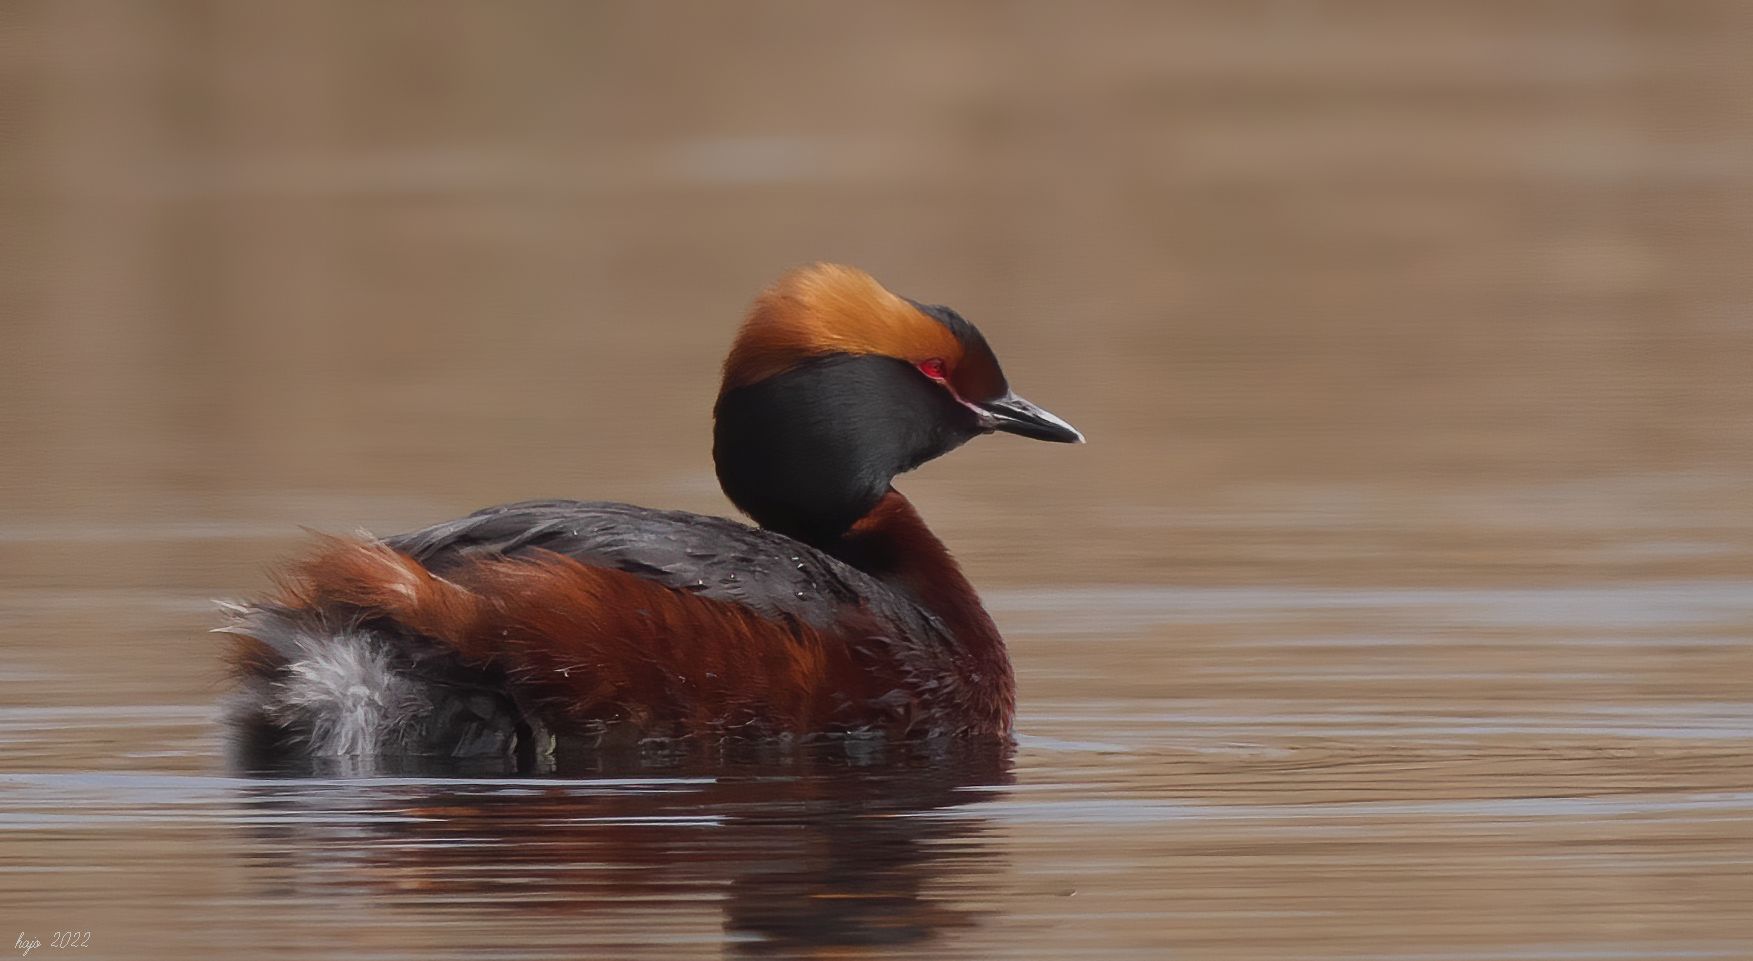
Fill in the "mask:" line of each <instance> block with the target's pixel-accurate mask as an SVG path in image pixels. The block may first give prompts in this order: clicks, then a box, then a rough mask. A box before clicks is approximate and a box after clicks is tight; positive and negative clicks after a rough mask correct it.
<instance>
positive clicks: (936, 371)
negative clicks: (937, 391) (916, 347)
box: [919, 357, 950, 382]
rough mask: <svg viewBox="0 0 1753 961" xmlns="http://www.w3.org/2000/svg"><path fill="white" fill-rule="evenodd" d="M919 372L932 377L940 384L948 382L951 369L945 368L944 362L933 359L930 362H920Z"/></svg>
mask: <svg viewBox="0 0 1753 961" xmlns="http://www.w3.org/2000/svg"><path fill="white" fill-rule="evenodd" d="M919 372H920V373H922V374H924V375H925V376H927V377H930V378H931V379H932V380H935V381H939V382H942V381H946V380H948V379H949V376H950V372H949V368H948V367H946V366H944V362H943V361H942V360H939V359H938V358H936V357H933V358H931V359H930V360H922V361H920V362H919Z"/></svg>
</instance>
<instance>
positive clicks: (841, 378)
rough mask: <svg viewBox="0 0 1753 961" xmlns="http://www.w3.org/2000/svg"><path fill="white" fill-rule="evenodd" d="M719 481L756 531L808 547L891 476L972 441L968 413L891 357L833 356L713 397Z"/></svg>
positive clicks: (863, 505)
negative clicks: (765, 530) (759, 528)
mask: <svg viewBox="0 0 1753 961" xmlns="http://www.w3.org/2000/svg"><path fill="white" fill-rule="evenodd" d="M715 415H716V423H715V425H714V430H713V459H714V461H715V462H716V463H717V467H718V481H719V484H720V485H722V486H723V488H724V492H725V494H726V495H727V496H729V497H730V499H731V501H732V502H734V503H735V504H736V505H737V506H738V507H740V508H742V509H743V510H744V511H745V512H747V513H748V515H749V516H750V517H752V518H754V519H755V520H756V521H757V522H758V523H760V524H761V526H763V527H766V528H768V529H770V530H776V531H780V532H782V533H785V534H788V535H790V536H792V537H795V538H797V539H799V540H802V541H805V542H808V543H812V544H827V543H830V542H832V541H833V540H834V539H836V538H838V537H839V536H840V535H841V534H843V533H845V531H846V529H847V528H849V527H851V526H852V524H853V523H854V522H855V521H857V520H858V519H859V518H861V517H863V516H864V515H865V514H866V513H868V512H869V511H870V509H871V508H872V507H874V506H875V505H876V502H877V501H878V500H880V499H881V498H882V496H883V495H884V494H885V493H887V492H888V490H889V482H890V481H891V480H893V479H894V476H895V475H896V474H899V473H902V472H904V471H909V470H912V469H913V468H915V467H918V466H919V465H920V464H923V463H925V462H926V461H928V460H931V459H932V458H934V457H938V456H940V455H942V454H946V453H948V452H949V451H951V450H954V449H955V448H956V447H958V446H960V445H961V444H962V443H964V442H966V441H967V440H968V439H969V438H972V437H974V436H975V435H976V434H978V433H979V432H980V430H979V424H978V420H977V418H976V417H975V415H974V414H973V412H972V411H969V410H968V409H967V408H965V407H963V406H962V405H961V404H958V403H957V402H956V401H955V399H954V398H953V397H951V396H950V394H949V392H948V391H945V390H943V389H941V388H939V387H937V386H935V385H933V384H932V383H930V382H929V381H927V380H926V379H925V378H923V377H921V376H920V375H919V372H918V371H916V370H914V369H913V367H912V365H911V364H908V363H907V362H906V361H903V360H897V359H895V358H893V357H881V356H875V355H862V354H861V355H853V354H831V355H828V356H825V357H817V358H814V359H812V360H809V361H807V362H805V363H803V364H801V365H799V366H797V367H795V368H793V369H791V370H788V371H786V372H785V373H783V374H780V375H778V376H776V377H770V378H768V379H767V380H764V381H761V382H759V383H755V384H750V385H748V386H746V387H739V388H736V389H734V390H731V391H728V392H726V393H725V394H724V395H723V396H722V397H720V398H719V401H718V408H717V410H716V412H715Z"/></svg>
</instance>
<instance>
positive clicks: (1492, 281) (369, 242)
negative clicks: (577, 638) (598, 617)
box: [0, 0, 1753, 586]
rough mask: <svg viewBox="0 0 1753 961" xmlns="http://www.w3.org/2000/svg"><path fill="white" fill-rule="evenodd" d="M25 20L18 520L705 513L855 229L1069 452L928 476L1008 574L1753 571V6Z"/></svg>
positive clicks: (942, 501) (10, 167) (14, 495)
mask: <svg viewBox="0 0 1753 961" xmlns="http://www.w3.org/2000/svg"><path fill="white" fill-rule="evenodd" d="M4 17H5V31H4V38H5V39H4V43H5V50H4V57H3V63H4V70H5V77H4V83H3V84H0V90H3V91H4V93H3V96H4V98H5V100H4V104H3V111H0V112H3V115H4V116H5V117H6V118H7V119H6V124H5V132H4V143H5V152H4V153H5V161H4V162H5V167H4V174H3V176H0V190H3V193H0V203H3V204H4V207H3V209H0V223H3V225H4V226H3V227H0V231H3V236H4V238H5V240H4V243H5V247H4V258H5V269H4V273H3V282H4V287H3V289H4V298H5V301H4V306H3V310H4V314H3V316H4V325H5V326H4V348H5V349H4V350H3V351H0V418H3V419H0V448H3V449H4V450H5V451H6V452H7V454H6V458H5V460H6V464H5V468H4V470H5V473H4V475H3V479H4V484H3V488H0V511H3V514H0V516H3V517H4V518H5V522H6V524H7V525H8V526H9V527H13V528H23V529H24V530H28V531H39V532H42V533H43V534H44V535H45V536H44V538H43V540H48V541H53V540H55V538H54V537H53V536H49V535H52V534H53V533H54V532H56V531H62V530H78V531H81V532H82V535H84V536H95V534H94V532H97V531H104V530H111V531H116V530H124V529H126V527H125V525H128V524H135V525H139V524H145V525H148V526H147V527H146V528H141V529H143V530H147V531H150V530H152V529H154V528H153V527H152V526H151V525H177V524H188V523H207V522H215V521H223V522H225V523H229V524H241V525H246V526H252V527H253V526H259V527H260V528H261V530H262V531H263V532H264V533H266V532H270V531H272V530H274V529H276V528H286V529H289V528H290V526H291V525H294V524H298V523H303V524H311V525H315V526H319V527H334V526H336V525H340V526H343V527H346V526H352V525H369V526H371V527H374V528H378V529H391V528H394V527H396V526H398V525H408V524H418V523H424V522H426V521H430V520H434V519H437V518H440V517H443V516H446V515H448V514H450V513H453V512H455V511H458V510H463V509H467V508H471V507H474V506H478V505H480V504H484V503H488V502H494V501H501V500H506V499H513V498H520V497H526V496H537V495H571V496H579V497H586V498H614V499H631V500H637V501H641V502H645V503H651V504H655V505H675V506H685V507H692V508H697V509H705V510H721V509H724V504H723V502H722V501H721V500H719V499H718V498H717V496H716V492H715V490H714V489H713V483H712V479H711V473H710V469H709V462H708V439H709V434H708V414H709V409H710V402H711V396H712V393H713V391H714V389H715V386H716V365H717V363H718V362H719V359H720V357H721V355H722V352H723V350H724V348H725V346H726V344H727V342H728V338H729V336H730V332H731V330H732V329H733V326H734V324H735V323H736V321H737V320H738V319H739V316H740V312H741V310H742V309H743V307H744V305H745V304H746V302H747V301H748V300H749V299H750V298H751V297H752V296H753V294H754V293H755V292H756V291H757V290H759V289H760V287H761V286H762V285H763V284H765V283H766V282H767V281H768V280H769V279H771V278H772V277H773V276H775V275H776V274H778V273H779V272H780V271H781V270H783V269H785V268H787V267H789V266H791V265H793V264H796V263H798V262H802V261H807V260H813V259H834V260H844V261H848V262H851V263H856V264H859V265H861V266H864V267H866V268H867V269H869V270H871V271H872V272H874V273H876V274H877V275H878V276H879V277H880V278H882V279H884V280H885V281H886V282H887V283H889V284H890V285H891V286H892V287H894V288H896V289H898V290H900V291H902V292H904V293H907V294H909V295H911V296H915V297H920V298H925V299H930V300H935V301H941V302H946V303H950V304H953V305H955V306H957V307H958V308H960V309H961V310H962V311H963V312H964V313H966V314H967V315H968V316H969V317H971V318H972V319H974V320H975V322H976V323H979V324H981V325H982V326H983V327H984V328H985V329H986V331H987V333H988V335H989V336H990V337H991V339H992V340H993V342H994V343H995V344H996V345H997V347H998V348H999V351H1000V353H1001V356H1003V357H1004V359H1005V360H1006V362H1007V365H1008V366H1009V368H1010V371H1011V374H1012V379H1013V381H1015V382H1016V383H1017V384H1018V386H1019V387H1020V388H1021V389H1023V390H1024V391H1025V392H1026V393H1028V394H1029V395H1030V396H1031V397H1035V398H1037V399H1039V400H1040V401H1042V402H1043V403H1046V404H1047V405H1049V406H1050V407H1052V408H1053V409H1055V410H1058V411H1060V412H1062V413H1064V414H1065V416H1067V417H1069V418H1071V419H1072V420H1073V422H1075V423H1077V424H1079V425H1080V426H1082V427H1083V428H1084V429H1085V431H1086V432H1087V433H1088V434H1089V435H1090V437H1091V441H1092V443H1091V444H1090V446H1088V447H1087V448H1084V449H1082V450H1078V451H1075V452H1067V451H1064V450H1059V449H1044V448H1037V447H1035V446H1034V445H1028V444H1023V443H1020V442H1015V441H1009V440H1005V439H999V440H995V441H988V442H985V443H981V444H978V445H975V446H974V447H973V448H971V449H970V450H969V451H968V452H966V453H964V454H962V455H960V456H958V457H956V458H954V459H952V460H950V461H946V462H943V463H940V464H935V465H933V466H932V467H930V468H928V469H927V470H926V471H925V472H924V474H923V475H922V476H920V477H918V478H910V479H909V483H908V484H907V488H908V489H909V491H910V492H912V493H913V494H914V495H915V497H916V498H917V499H919V500H920V501H921V502H922V504H923V505H924V507H925V510H926V511H927V513H928V516H929V517H930V518H931V519H933V520H934V521H935V522H936V523H937V524H939V525H940V526H941V527H943V528H945V529H946V530H945V533H946V535H948V539H949V540H950V542H951V544H952V545H953V546H956V547H959V548H960V550H961V551H962V552H963V553H964V554H966V555H968V556H969V561H970V563H971V564H972V565H973V566H975V567H976V568H979V569H980V573H981V574H982V575H984V577H985V578H987V579H990V578H992V577H1004V576H1015V577H1019V578H1024V579H1030V580H1033V579H1043V580H1049V581H1051V580H1062V579H1066V578H1083V577H1090V576H1093V577H1099V578H1101V579H1105V580H1107V579H1121V580H1127V581H1132V580H1142V581H1153V582H1154V581H1159V580H1164V579H1171V580H1173V579H1184V578H1214V577H1216V578H1223V579H1227V580H1234V579H1243V580H1247V581H1253V580H1256V579H1258V578H1260V577H1262V576H1271V577H1295V578H1315V579H1321V578H1330V577H1352V576H1363V577H1371V578H1374V577H1379V576H1389V577H1394V578H1401V577H1442V578H1448V577H1453V576H1456V575H1457V574H1458V573H1461V572H1463V571H1465V572H1467V573H1469V574H1479V575H1482V576H1496V575H1504V576H1513V577H1523V576H1528V575H1535V574H1554V573H1561V572H1571V571H1585V572H1590V573H1592V572H1598V571H1614V572H1622V571H1658V572H1688V573H1690V572H1697V573H1731V572H1734V573H1745V572H1746V571H1747V570H1748V569H1749V568H1748V565H1747V562H1748V560H1749V554H1750V553H1753V495H1750V494H1749V490H1750V489H1753V485H1749V484H1748V483H1747V478H1748V475H1749V473H1750V472H1753V443H1750V441H1753V377H1750V376H1749V374H1748V368H1749V361H1750V360H1753V319H1750V313H1749V310H1748V305H1749V301H1750V300H1753V274H1750V273H1749V271H1748V270H1747V269H1746V266H1745V258H1746V256H1747V253H1748V251H1749V250H1750V249H1753V189H1750V188H1753V59H1750V58H1749V57H1747V56H1746V51H1747V46H1746V40H1747V38H1748V36H1749V35H1750V34H1749V31H1748V30H1747V29H1746V28H1747V27H1748V26H1749V24H1750V23H1753V9H1750V8H1748V7H1747V6H1746V5H1744V4H1739V3H1732V2H1729V3H1699V2H1685V3H1600V2H1568V3H1554V2H1525V0H1516V2H1505V3H1474V2H1468V3H1403V2H1382V3H1326V4H1321V3H1294V2H1278V3H1232V2H1222V3H1217V2H1213V3H1197V4H1188V3H1178V4H1153V3H1139V4H1130V5H1128V4H1098V5H1094V6H1085V5H1067V4H1041V3H1035V4H1015V5H991V4H971V5H958V4H941V5H932V4H920V5H903V6H899V7H890V6H881V7H867V6H853V5H848V6H839V5H819V4H805V3H795V4H734V5H733V4H711V3H702V4H693V5H689V4H683V5H660V6H649V5H641V4H594V3H591V4H574V3H551V4H535V3H516V4H495V3H426V2H421V3H370V4H356V3H350V2H344V3H296V4H279V3H175V4H151V3H130V2H115V3H102V2H80V0H65V2H63V0H55V2H38V3H18V2H14V3H9V4H7V5H6V9H5V13H4ZM117 525H124V526H122V527H118V526H117ZM1043 531H1045V532H1047V533H1048V534H1050V535H1051V536H1052V540H1051V541H1050V543H1051V544H1052V549H1051V550H1048V551H1038V550H1037V548H1038V546H1039V545H1040V544H1042V543H1048V542H1047V541H1044V540H1043V534H1042V532H1043ZM36 546H38V547H40V546H42V545H41V544H38V545H36ZM254 549H255V548H254V547H252V550H254ZM205 551H206V548H203V554H202V556H205V557H211V556H212V555H211V554H207V553H205ZM5 553H6V554H12V553H13V552H12V550H7V551H6V552H5ZM51 553H54V552H51ZM1031 554H1044V555H1045V556H1026V557H1024V556H1018V555H1031ZM202 556H197V557H190V558H180V557H179V558H177V559H176V560H175V561H174V563H173V565H172V566H174V567H177V568H179V569H181V570H185V571H186V569H187V566H188V565H189V564H200V563H202ZM1372 558H1374V559H1375V560H1372ZM57 559H58V554H56V556H52V557H48V558H40V557H39V558H34V559H33V560H32V561H30V562H28V563H27V562H23V561H21V560H20V559H18V558H17V557H16V555H14V556H11V557H4V558H3V560H0V565H3V566H0V572H4V573H5V574H6V575H7V576H8V579H9V580H16V579H17V578H19V577H31V576H41V577H49V576H51V575H50V573H49V571H51V570H59V569H58V568H56V567H55V566H54V563H55V561H56V560H57ZM236 559H238V558H226V560H227V561H232V560H236ZM70 563H71V562H70ZM1263 565H1264V566H1266V567H1269V568H1270V569H1269V570H1265V571H1262V570H1260V569H1259V568H1260V567H1261V566H1263ZM1360 567H1365V568H1369V569H1368V570H1359V568H1360ZM1238 568H1244V569H1238ZM89 572H90V568H89V567H88V566H87V559H86V558H84V557H81V558H80V559H79V560H78V561H77V563H76V564H74V566H73V567H71V568H69V569H68V570H66V571H65V573H62V574H57V575H55V576H60V577H68V578H73V577H79V576H84V575H86V574H89ZM106 576H113V577H117V578H121V579H137V578H140V577H142V576H144V575H143V574H142V573H141V572H140V571H138V570H132V569H123V570H117V571H115V572H113V573H110V574H107V575H106ZM207 578H208V580H209V582H211V583H214V584H215V585H216V586H226V585H230V584H232V583H236V582H240V581H244V580H247V578H245V577H242V576H241V575H240V574H239V573H238V572H236V571H234V570H232V569H231V568H230V567H229V566H227V567H224V568H221V569H216V570H212V571H210V572H207Z"/></svg>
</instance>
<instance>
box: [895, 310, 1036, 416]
mask: <svg viewBox="0 0 1753 961" xmlns="http://www.w3.org/2000/svg"><path fill="white" fill-rule="evenodd" d="M902 299H904V300H906V301H907V303H909V304H912V305H913V306H914V307H916V308H918V310H919V312H920V313H922V314H924V315H925V316H927V317H930V318H931V319H932V320H935V321H937V322H938V323H940V324H942V325H944V326H945V327H947V328H949V331H950V333H951V334H954V335H955V338H956V340H959V341H961V343H962V351H963V361H962V362H963V363H964V364H968V363H976V364H981V365H984V366H985V367H987V368H988V369H990V370H991V371H992V373H993V375H994V376H995V377H996V383H994V384H992V385H991V387H992V390H993V392H994V396H996V395H998V394H1002V393H1004V392H1005V391H1007V390H1009V389H1010V385H1009V384H1007V383H1006V382H1005V379H1004V371H1003V370H1002V369H1001V368H1000V367H999V365H998V357H997V355H995V354H993V353H992V347H991V346H990V345H988V344H987V343H986V335H984V334H982V333H980V329H979V328H978V327H975V326H974V325H973V324H970V323H968V321H967V320H966V319H964V318H963V317H962V315H961V314H958V313H956V311H955V308H953V307H945V306H944V305H943V304H922V303H920V302H919V301H917V300H913V299H911V298H902Z"/></svg>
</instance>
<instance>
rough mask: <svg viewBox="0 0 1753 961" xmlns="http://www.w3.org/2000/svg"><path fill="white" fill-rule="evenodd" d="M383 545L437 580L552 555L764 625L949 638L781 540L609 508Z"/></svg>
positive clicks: (915, 613)
mask: <svg viewBox="0 0 1753 961" xmlns="http://www.w3.org/2000/svg"><path fill="white" fill-rule="evenodd" d="M387 543H388V544H389V545H390V546H391V547H393V548H395V549H396V550H399V551H401V552H403V553H405V554H408V555H410V556H411V557H413V558H414V559H415V560H417V561H419V562H421V563H422V564H424V565H426V566H427V567H428V568H430V569H431V570H433V571H434V572H435V573H437V574H440V575H443V574H444V573H445V571H446V570H447V569H450V568H452V567H454V566H456V565H459V564H462V563H466V562H467V561H468V560H469V559H471V558H474V557H478V556H480V555H483V554H496V555H503V556H510V557H516V556H518V555H523V554H528V553H530V552H533V551H538V550H542V551H552V552H554V553H557V554H564V555H566V556H567V557H571V558H574V559H575V560H578V561H580V562H581V563H585V564H590V565H593V566H597V567H607V568H613V569H615V570H620V571H625V572H627V573H629V574H636V575H638V576H640V577H645V578H649V579H651V580H653V581H656V582H658V583H660V584H663V585H664V586H665V587H669V588H672V589H674V590H679V591H689V592H692V593H696V594H700V595H702V596H704V597H709V598H712V599H714V600H719V601H728V602H730V603H734V604H741V605H743V606H745V607H748V608H750V609H752V610H754V611H756V612H758V613H760V614H762V615H763V616H766V617H795V618H798V619H800V620H803V621H805V622H806V623H809V624H812V625H815V626H818V627H825V626H828V625H830V624H833V623H834V622H836V621H837V620H839V619H840V618H841V617H842V616H843V615H844V613H845V611H846V608H847V606H849V605H850V606H858V607H863V608H864V609H865V610H867V611H868V612H869V613H871V614H873V615H875V616H877V617H878V618H879V619H881V620H884V621H887V622H889V623H890V624H893V625H894V626H895V627H897V628H899V629H901V630H902V631H904V632H906V633H909V634H912V635H913V636H916V637H928V636H938V637H944V638H947V632H945V631H944V629H943V625H942V624H941V623H940V622H939V621H938V619H937V618H936V617H934V616H932V615H931V614H929V613H927V612H926V611H925V610H924V609H922V608H920V607H919V606H918V605H917V604H915V603H913V602H912V600H911V599H910V598H908V597H906V596H905V595H902V594H900V593H898V592H896V591H895V590H894V589H893V588H891V587H889V586H888V585H887V584H884V583H882V582H881V581H879V580H877V579H876V578H874V577H871V576H870V575H869V574H866V573H864V572H863V571H860V570H858V569H857V568H855V567H852V566H850V565H848V564H846V563H844V562H843V561H840V560H838V559H837V558H834V557H831V556H829V555H827V554H825V553H823V552H821V551H819V550H816V549H815V548H813V547H810V546H808V545H806V544H803V543H801V542H799V541H795V540H792V539H791V538H789V537H786V536H784V535H782V534H775V533H773V532H772V531H766V530H761V529H760V528H755V527H749V526H748V525H746V524H739V523H737V522H736V521H732V520H729V519H727V518H723V517H710V516H707V515H704V514H692V513H688V512H685V511H659V510H652V509H650V508H645V507H636V506H633V505H630V504H617V503H612V502H607V501H564V500H556V501H528V502H524V503H518V504H503V505H500V506H498V507H489V508H487V509H485V510H481V511H477V512H475V513H473V514H470V515H469V516H467V517H462V518H458V519H457V520H454V521H448V522H446V523H443V524H437V525H434V526H432V527H428V528H426V529H424V530H419V531H414V532H412V533H409V534H402V535H400V536H397V537H392V538H389V539H388V540H387Z"/></svg>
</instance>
